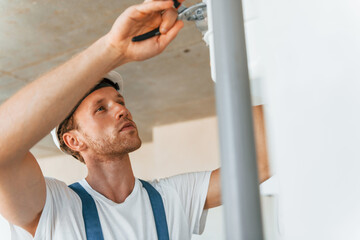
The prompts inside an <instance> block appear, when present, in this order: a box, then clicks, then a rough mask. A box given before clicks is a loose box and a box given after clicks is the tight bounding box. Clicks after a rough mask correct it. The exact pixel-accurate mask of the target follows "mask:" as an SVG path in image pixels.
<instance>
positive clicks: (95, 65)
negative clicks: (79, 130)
mask: <svg viewBox="0 0 360 240" xmlns="http://www.w3.org/2000/svg"><path fill="white" fill-rule="evenodd" d="M172 4H173V2H172V1H151V2H146V3H143V4H140V5H136V6H132V7H130V8H128V9H127V10H126V11H125V12H124V13H123V14H121V15H120V17H119V18H118V19H117V20H116V22H115V23H114V25H113V27H112V29H111V31H110V32H109V33H108V34H107V35H105V36H104V37H102V38H100V39H99V40H98V41H96V42H95V43H94V44H92V45H91V46H90V47H89V48H87V49H86V50H85V51H83V52H81V53H80V54H78V55H77V56H75V57H73V58H72V59H71V60H69V61H67V62H66V63H64V64H63V65H61V66H60V67H57V68H56V69H54V70H52V71H51V72H49V73H47V74H45V75H43V76H42V77H40V78H39V79H37V80H35V81H34V82H32V83H30V84H29V85H27V86H26V87H24V88H23V89H21V90H20V91H19V92H17V93H16V94H15V95H14V96H12V97H11V98H10V99H8V100H7V101H6V102H5V103H4V104H2V105H1V106H0V133H1V134H0V213H1V214H2V215H3V216H4V217H5V218H6V219H7V220H8V221H10V222H11V223H13V224H16V225H18V226H20V227H23V228H24V229H26V230H27V231H29V232H30V233H31V234H33V235H34V234H35V231H36V227H37V224H38V221H39V218H40V215H41V212H42V209H43V207H44V204H45V199H46V186H45V180H44V177H43V175H42V173H41V170H40V167H39V165H38V163H37V161H36V159H35V158H34V156H33V155H32V154H31V153H30V152H29V149H30V148H31V147H32V146H34V145H35V144H36V143H37V142H38V141H39V140H41V139H42V138H43V137H44V136H46V135H47V134H48V133H49V132H50V130H51V129H52V128H54V127H55V126H56V125H57V124H59V123H60V121H61V120H63V119H64V118H65V117H66V116H67V115H68V114H69V112H70V111H71V110H72V108H73V107H74V106H75V104H76V103H77V102H78V101H79V100H80V99H81V97H82V96H83V95H85V93H86V92H87V91H88V90H89V89H90V88H91V87H92V86H94V85H95V84H96V82H97V81H99V80H100V79H101V78H102V76H104V75H105V74H106V73H107V72H109V71H110V70H112V69H114V68H115V67H117V66H120V65H122V64H124V63H126V62H130V61H139V60H144V59H147V58H150V57H152V56H155V55H157V54H159V53H160V52H162V51H163V50H164V49H165V47H166V46H167V45H168V44H169V43H170V42H171V40H172V39H173V38H175V36H176V34H177V33H178V32H179V30H180V29H181V27H182V22H176V17H177V13H176V11H175V10H173V9H172ZM163 10H166V11H165V12H166V14H163V15H160V12H161V11H163ZM145 23H146V24H145ZM159 25H160V26H161V27H165V28H167V30H168V31H167V32H166V33H165V32H163V33H162V35H161V36H158V37H154V38H151V39H148V40H146V41H143V42H136V43H134V42H132V41H131V38H132V37H134V36H136V35H139V34H142V33H144V32H147V31H149V30H152V29H153V28H155V27H158V26H159Z"/></svg>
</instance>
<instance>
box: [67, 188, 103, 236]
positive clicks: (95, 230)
mask: <svg viewBox="0 0 360 240" xmlns="http://www.w3.org/2000/svg"><path fill="white" fill-rule="evenodd" d="M69 187H70V188H71V189H72V190H74V192H75V193H77V195H79V197H80V199H81V203H82V214H83V218H84V223H85V232H86V239H87V240H104V236H103V232H102V229H101V224H100V219H99V215H98V212H97V209H96V205H95V201H94V199H93V198H92V197H91V196H90V194H89V193H88V192H87V191H86V190H85V189H84V188H83V187H82V186H81V185H80V183H78V182H76V183H73V184H71V185H70V186H69Z"/></svg>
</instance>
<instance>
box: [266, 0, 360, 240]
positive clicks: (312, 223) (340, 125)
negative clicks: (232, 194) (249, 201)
mask: <svg viewBox="0 0 360 240" xmlns="http://www.w3.org/2000/svg"><path fill="white" fill-rule="evenodd" d="M261 2H262V4H261V8H262V9H261V14H260V15H261V17H262V18H261V21H262V24H263V27H264V28H263V33H264V35H263V36H262V39H263V43H264V45H266V62H265V63H266V64H265V65H266V79H265V80H266V88H265V89H266V93H267V95H268V99H267V100H268V101H267V103H268V105H267V108H266V110H267V120H268V132H269V134H268V135H269V144H270V153H271V157H272V159H273V160H276V163H277V168H276V169H277V172H278V174H279V179H280V210H281V222H282V236H283V237H284V239H291V240H297V239H299V240H300V239H301V240H303V239H307V240H311V239H327V240H332V239H333V240H339V239H346V240H351V239H359V238H360V228H359V224H360V187H359V185H360V181H359V177H358V176H359V169H360V161H359V159H358V158H359V157H358V156H359V153H358V149H359V144H360V127H359V123H360V109H359V106H360V95H359V90H360V81H359V79H360V71H359V56H360V44H359V40H360V15H359V9H360V3H359V1H350V0H345V1H344V0H342V1H340V0H332V1H320V0H315V1H314V0H302V1H285V0H270V1H265V0H262V1H261Z"/></svg>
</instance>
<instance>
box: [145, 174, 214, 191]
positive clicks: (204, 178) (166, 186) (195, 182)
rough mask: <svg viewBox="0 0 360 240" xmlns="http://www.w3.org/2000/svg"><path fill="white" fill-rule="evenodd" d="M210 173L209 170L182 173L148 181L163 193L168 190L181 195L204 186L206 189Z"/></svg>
mask: <svg viewBox="0 0 360 240" xmlns="http://www.w3.org/2000/svg"><path fill="white" fill-rule="evenodd" d="M210 175H211V171H203V172H191V173H183V174H178V175H175V176H172V177H167V178H161V179H157V180H152V181H149V183H150V184H151V185H152V186H153V187H155V188H156V189H157V190H158V191H160V192H161V193H163V194H165V193H166V192H168V191H170V192H176V193H177V194H180V195H182V194H189V193H190V192H192V191H199V190H200V189H204V188H206V190H207V187H208V185H209V181H210Z"/></svg>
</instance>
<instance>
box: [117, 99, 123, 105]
mask: <svg viewBox="0 0 360 240" xmlns="http://www.w3.org/2000/svg"><path fill="white" fill-rule="evenodd" d="M117 102H118V103H119V104H121V105H123V106H125V102H123V101H121V100H119V101H117Z"/></svg>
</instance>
